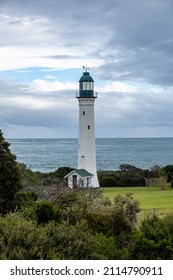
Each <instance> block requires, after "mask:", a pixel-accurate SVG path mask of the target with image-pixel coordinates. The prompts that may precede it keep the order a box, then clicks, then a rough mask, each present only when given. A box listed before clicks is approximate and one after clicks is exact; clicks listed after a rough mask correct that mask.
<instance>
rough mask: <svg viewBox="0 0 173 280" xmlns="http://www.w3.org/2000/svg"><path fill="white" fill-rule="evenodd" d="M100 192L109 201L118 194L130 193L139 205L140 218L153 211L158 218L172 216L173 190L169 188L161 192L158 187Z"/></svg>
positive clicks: (105, 189) (108, 189)
mask: <svg viewBox="0 0 173 280" xmlns="http://www.w3.org/2000/svg"><path fill="white" fill-rule="evenodd" d="M102 191H103V195H104V196H105V197H108V198H109V199H111V200H113V198H114V197H115V196H116V195H118V194H121V195H125V194H126V193H128V192H130V193H132V194H133V197H134V199H136V200H138V201H139V203H140V208H141V214H140V216H142V217H144V216H146V215H148V213H150V214H152V213H154V209H156V210H155V211H156V213H157V215H159V216H163V215H165V214H168V213H172V214H173V190H171V189H170V187H167V189H166V190H161V189H160V187H149V188H148V187H128V188H102Z"/></svg>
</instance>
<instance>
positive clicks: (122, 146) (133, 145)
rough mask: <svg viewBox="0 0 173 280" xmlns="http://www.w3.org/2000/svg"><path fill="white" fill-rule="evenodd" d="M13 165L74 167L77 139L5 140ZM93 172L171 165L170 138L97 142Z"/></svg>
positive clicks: (41, 168) (37, 168)
mask: <svg viewBox="0 0 173 280" xmlns="http://www.w3.org/2000/svg"><path fill="white" fill-rule="evenodd" d="M7 141H8V142H9V143H10V144H11V145H10V149H11V151H12V153H14V154H15V155H16V156H17V161H18V162H21V163H25V164H26V166H27V167H28V168H31V169H32V170H33V171H40V172H51V171H55V170H56V169H58V168H59V167H61V166H69V167H72V168H76V167H77V152H78V151H77V150H78V139H69V138H66V139H8V140H7ZM96 158H97V169H98V170H99V169H101V170H118V169H119V166H120V165H121V164H124V163H126V164H131V165H134V166H136V167H139V168H146V169H150V168H152V167H153V166H155V165H159V166H166V165H168V164H173V138H98V139H96Z"/></svg>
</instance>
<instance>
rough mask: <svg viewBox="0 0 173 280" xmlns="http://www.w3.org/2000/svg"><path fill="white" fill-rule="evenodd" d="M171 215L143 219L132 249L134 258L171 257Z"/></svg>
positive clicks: (172, 252) (172, 247)
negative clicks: (161, 217)
mask: <svg viewBox="0 0 173 280" xmlns="http://www.w3.org/2000/svg"><path fill="white" fill-rule="evenodd" d="M172 231H173V217H169V219H167V218H166V219H159V218H157V217H156V216H153V217H152V218H147V219H145V220H144V221H143V222H142V224H141V227H140V234H139V236H138V240H137V241H136V246H135V247H134V250H133V257H134V259H162V260H166V259H170V260H172V259H173V237H172Z"/></svg>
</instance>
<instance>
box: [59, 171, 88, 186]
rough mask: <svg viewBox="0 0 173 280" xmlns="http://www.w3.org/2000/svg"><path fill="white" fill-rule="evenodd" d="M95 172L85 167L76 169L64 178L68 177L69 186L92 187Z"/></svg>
mask: <svg viewBox="0 0 173 280" xmlns="http://www.w3.org/2000/svg"><path fill="white" fill-rule="evenodd" d="M93 176H94V175H93V174H91V173H90V172H88V171H87V170H85V169H74V170H72V171H71V172H70V173H69V174H67V175H66V176H65V177H64V178H68V187H69V188H71V189H72V188H78V189H80V188H91V187H92V178H93Z"/></svg>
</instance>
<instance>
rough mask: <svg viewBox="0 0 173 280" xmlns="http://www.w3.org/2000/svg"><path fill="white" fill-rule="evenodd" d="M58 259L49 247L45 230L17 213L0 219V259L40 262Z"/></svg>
mask: <svg viewBox="0 0 173 280" xmlns="http://www.w3.org/2000/svg"><path fill="white" fill-rule="evenodd" d="M52 258H58V256H57V255H56V254H55V253H54V250H52V248H51V247H50V242H49V239H48V238H47V230H46V229H45V228H43V227H37V224H36V223H35V222H33V221H31V220H30V221H26V220H25V219H24V218H23V217H21V216H20V215H19V214H18V213H13V214H8V215H7V216H5V217H0V259H1V260H2V259H3V260H40V259H52Z"/></svg>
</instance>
